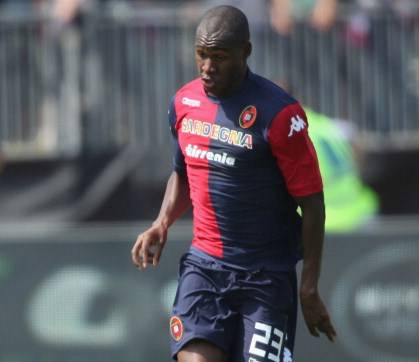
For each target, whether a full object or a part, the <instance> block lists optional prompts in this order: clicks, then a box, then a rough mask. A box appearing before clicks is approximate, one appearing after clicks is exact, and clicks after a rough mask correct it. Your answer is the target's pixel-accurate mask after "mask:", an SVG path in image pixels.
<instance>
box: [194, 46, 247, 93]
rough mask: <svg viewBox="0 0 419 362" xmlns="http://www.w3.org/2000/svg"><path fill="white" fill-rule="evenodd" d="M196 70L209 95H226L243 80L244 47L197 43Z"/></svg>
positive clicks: (244, 68) (244, 69)
mask: <svg viewBox="0 0 419 362" xmlns="http://www.w3.org/2000/svg"><path fill="white" fill-rule="evenodd" d="M195 59H196V64H197V67H198V72H199V75H200V77H201V80H202V83H203V85H204V89H205V91H206V92H207V93H208V94H209V95H213V96H216V97H225V96H228V95H229V94H230V93H231V92H232V91H233V90H234V89H235V88H236V87H237V86H238V85H239V84H240V83H241V81H242V80H243V76H244V74H245V73H246V69H247V63H246V59H247V55H246V50H245V49H244V47H216V46H205V45H201V44H199V43H198V44H197V45H196V46H195Z"/></svg>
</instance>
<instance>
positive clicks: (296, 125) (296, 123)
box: [288, 114, 307, 137]
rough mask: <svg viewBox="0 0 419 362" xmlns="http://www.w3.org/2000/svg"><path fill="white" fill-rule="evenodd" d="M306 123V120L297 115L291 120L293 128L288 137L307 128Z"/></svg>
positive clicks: (291, 127)
mask: <svg viewBox="0 0 419 362" xmlns="http://www.w3.org/2000/svg"><path fill="white" fill-rule="evenodd" d="M306 125H307V124H306V123H305V122H304V120H303V119H302V118H301V117H300V116H299V115H298V114H297V116H294V117H292V118H291V126H290V133H288V137H291V136H292V135H293V134H294V132H300V131H302V130H303V129H304V128H305V127H306Z"/></svg>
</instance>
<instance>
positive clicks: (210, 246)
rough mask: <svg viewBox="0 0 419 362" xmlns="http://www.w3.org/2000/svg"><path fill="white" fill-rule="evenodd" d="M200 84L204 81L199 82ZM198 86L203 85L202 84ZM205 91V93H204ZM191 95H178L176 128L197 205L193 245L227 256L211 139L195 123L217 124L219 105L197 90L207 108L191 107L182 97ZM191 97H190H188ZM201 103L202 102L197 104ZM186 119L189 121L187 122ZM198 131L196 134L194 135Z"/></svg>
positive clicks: (194, 207) (213, 253) (191, 195)
mask: <svg viewBox="0 0 419 362" xmlns="http://www.w3.org/2000/svg"><path fill="white" fill-rule="evenodd" d="M199 83H200V82H199ZM198 86H201V87H202V85H201V84H199V85H198ZM202 93H203V92H202ZM185 97H187V98H188V93H187V91H185V92H182V93H181V94H179V95H178V96H177V97H176V100H175V107H176V114H177V115H178V117H179V118H178V119H177V123H176V129H177V134H178V140H179V144H180V147H181V150H182V152H183V154H184V156H185V162H186V170H187V175H188V180H189V188H190V197H191V200H192V205H193V214H194V215H193V216H194V217H193V220H194V238H193V240H192V245H193V246H194V247H196V248H198V249H200V250H202V251H203V252H205V253H208V254H210V255H213V256H216V257H222V256H223V243H222V241H221V235H220V230H219V227H218V223H217V219H216V213H215V210H214V207H213V204H212V201H211V195H210V190H209V164H208V160H207V158H206V153H207V151H208V150H209V145H210V141H211V138H209V137H205V136H203V135H199V134H197V133H199V131H198V130H197V129H198V128H196V127H195V126H194V125H196V124H197V123H194V122H196V121H198V122H201V124H202V123H203V122H205V123H211V124H213V123H215V118H216V115H217V110H218V105H217V104H214V103H212V102H210V101H209V100H208V98H207V97H206V96H204V93H203V97H202V98H199V99H197V98H198V97H197V92H194V93H193V94H192V95H190V96H189V97H190V98H191V99H193V100H196V101H199V102H201V105H203V104H204V103H205V107H203V106H202V107H193V108H191V107H188V106H187V105H186V106H185V104H184V103H185V102H182V99H185ZM188 99H189V98H188ZM196 104H198V102H197V103H196ZM185 119H187V120H186V121H185V122H189V123H188V124H189V125H190V127H188V126H187V124H185V125H183V122H184V120H185ZM194 133H195V134H194Z"/></svg>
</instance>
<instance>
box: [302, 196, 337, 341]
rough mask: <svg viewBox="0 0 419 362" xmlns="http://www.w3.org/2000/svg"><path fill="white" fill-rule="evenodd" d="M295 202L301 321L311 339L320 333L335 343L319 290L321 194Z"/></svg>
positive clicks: (321, 242) (322, 207)
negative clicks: (300, 254)
mask: <svg viewBox="0 0 419 362" xmlns="http://www.w3.org/2000/svg"><path fill="white" fill-rule="evenodd" d="M295 200H296V201H297V203H298V205H299V206H300V207H301V210H302V215H303V248H304V262H303V269H302V274H301V285H300V303H301V308H302V311H303V315H304V320H305V322H306V325H307V327H308V329H309V331H310V333H311V334H312V335H313V336H315V337H319V335H320V334H319V333H324V334H325V335H326V336H327V337H328V338H329V340H330V341H332V342H334V340H335V338H336V331H335V329H334V327H333V325H332V322H331V320H330V316H329V313H328V311H327V309H326V307H325V305H324V303H323V300H322V299H321V297H320V294H319V290H318V281H319V278H320V269H321V260H322V250H323V239H324V223H325V208H324V197H323V192H320V193H316V194H312V195H309V196H304V197H296V198H295Z"/></svg>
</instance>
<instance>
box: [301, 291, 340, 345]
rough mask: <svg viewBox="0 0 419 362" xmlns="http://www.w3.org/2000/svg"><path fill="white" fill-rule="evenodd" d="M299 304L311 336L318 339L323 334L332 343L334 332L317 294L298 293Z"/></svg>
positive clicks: (334, 336)
mask: <svg viewBox="0 0 419 362" xmlns="http://www.w3.org/2000/svg"><path fill="white" fill-rule="evenodd" d="M300 302H301V308H302V311H303V315H304V320H305V322H306V324H307V327H308V330H309V331H310V333H311V335H313V336H315V337H319V336H320V333H324V334H325V335H326V336H327V338H329V340H330V341H331V342H334V341H335V339H336V331H335V328H334V327H333V325H332V322H331V320H330V316H329V313H328V312H327V309H326V307H325V305H324V303H323V301H322V299H321V298H320V295H319V293H317V292H316V293H304V292H302V291H300ZM319 332H320V333H319Z"/></svg>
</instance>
